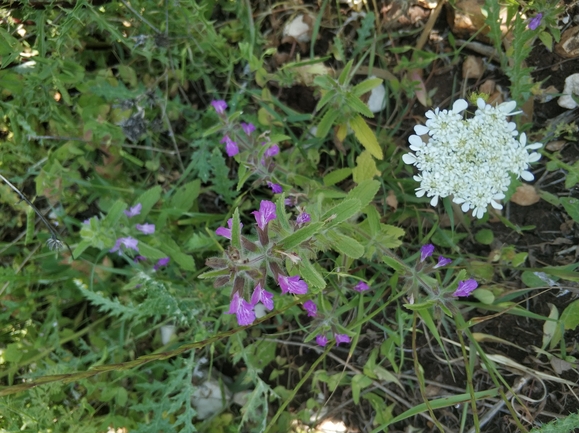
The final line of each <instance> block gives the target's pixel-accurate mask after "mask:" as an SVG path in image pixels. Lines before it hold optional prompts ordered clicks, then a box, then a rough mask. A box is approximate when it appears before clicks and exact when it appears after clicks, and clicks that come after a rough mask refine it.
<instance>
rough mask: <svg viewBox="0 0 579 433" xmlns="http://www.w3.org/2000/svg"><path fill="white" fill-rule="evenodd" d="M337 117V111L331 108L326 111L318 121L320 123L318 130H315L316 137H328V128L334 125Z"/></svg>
mask: <svg viewBox="0 0 579 433" xmlns="http://www.w3.org/2000/svg"><path fill="white" fill-rule="evenodd" d="M339 115H340V112H339V111H338V110H333V109H332V108H330V109H328V111H326V113H325V114H324V116H323V117H322V120H320V123H319V124H318V129H317V130H316V137H317V138H325V137H326V135H328V132H330V128H331V127H332V125H333V124H334V122H335V121H336V119H337V118H338V116H339Z"/></svg>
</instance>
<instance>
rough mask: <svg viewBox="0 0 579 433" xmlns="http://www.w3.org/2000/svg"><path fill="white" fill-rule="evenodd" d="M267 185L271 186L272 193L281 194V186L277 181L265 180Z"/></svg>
mask: <svg viewBox="0 0 579 433" xmlns="http://www.w3.org/2000/svg"><path fill="white" fill-rule="evenodd" d="M267 186H269V187H270V188H271V190H272V191H273V193H274V194H281V193H282V192H283V188H282V187H281V185H278V184H277V183H273V182H270V181H267Z"/></svg>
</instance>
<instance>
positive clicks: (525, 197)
mask: <svg viewBox="0 0 579 433" xmlns="http://www.w3.org/2000/svg"><path fill="white" fill-rule="evenodd" d="M540 199H541V197H539V194H537V191H536V190H535V188H534V187H533V186H531V185H528V184H526V183H525V184H523V185H521V186H520V187H518V188H517V190H516V191H515V193H514V194H513V196H512V197H511V201H512V202H513V203H516V204H518V205H519V206H531V205H532V204H535V203H537V202H538V201H539V200H540Z"/></svg>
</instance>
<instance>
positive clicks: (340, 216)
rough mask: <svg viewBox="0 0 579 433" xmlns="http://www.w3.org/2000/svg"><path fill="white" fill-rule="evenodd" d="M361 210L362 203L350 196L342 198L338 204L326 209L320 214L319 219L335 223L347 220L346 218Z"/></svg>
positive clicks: (331, 223)
mask: <svg viewBox="0 0 579 433" xmlns="http://www.w3.org/2000/svg"><path fill="white" fill-rule="evenodd" d="M361 210H362V205H361V204H360V200H358V199H355V198H351V199H347V200H344V201H343V202H342V203H340V204H339V205H337V206H334V207H333V208H331V209H330V210H328V211H326V212H325V213H324V215H322V218H321V220H322V221H324V222H327V223H328V224H330V225H336V224H339V223H341V222H342V221H345V220H347V219H348V218H351V217H353V216H354V215H356V214H357V213H358V212H360V211H361Z"/></svg>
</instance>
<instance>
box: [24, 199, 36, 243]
mask: <svg viewBox="0 0 579 433" xmlns="http://www.w3.org/2000/svg"><path fill="white" fill-rule="evenodd" d="M35 217H36V212H34V209H32V208H31V207H29V208H28V210H27V211H26V236H25V237H24V245H28V244H29V243H31V242H32V240H33V239H34V229H35V227H36V224H35Z"/></svg>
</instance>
